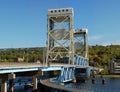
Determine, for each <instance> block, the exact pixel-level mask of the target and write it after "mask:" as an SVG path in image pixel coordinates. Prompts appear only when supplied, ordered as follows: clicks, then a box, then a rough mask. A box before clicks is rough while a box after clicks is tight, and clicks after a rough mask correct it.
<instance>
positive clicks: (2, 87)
mask: <svg viewBox="0 0 120 92" xmlns="http://www.w3.org/2000/svg"><path fill="white" fill-rule="evenodd" d="M1 92H7V81H5V80H2V84H1Z"/></svg>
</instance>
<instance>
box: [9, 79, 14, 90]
mask: <svg viewBox="0 0 120 92" xmlns="http://www.w3.org/2000/svg"><path fill="white" fill-rule="evenodd" d="M9 92H14V83H13V79H11V80H10V81H9Z"/></svg>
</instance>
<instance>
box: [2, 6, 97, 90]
mask: <svg viewBox="0 0 120 92" xmlns="http://www.w3.org/2000/svg"><path fill="white" fill-rule="evenodd" d="M73 16H74V13H73V9H72V8H60V9H49V10H48V15H47V29H48V31H47V50H46V54H47V55H46V60H45V65H43V66H42V65H41V66H40V65H39V64H38V65H37V66H34V65H33V66H19V67H8V68H0V78H2V85H1V92H7V91H6V89H7V84H6V83H7V82H6V80H13V79H14V78H15V76H17V75H20V76H21V75H22V76H24V75H25V74H27V75H30V74H31V75H32V76H33V84H34V87H33V89H37V76H39V75H40V76H41V75H42V72H44V71H56V70H59V71H60V74H59V76H58V77H57V78H56V80H57V82H60V83H61V82H68V81H71V80H73V79H74V77H75V76H90V73H91V70H95V69H96V68H93V67H90V66H89V62H88V30H87V29H86V28H81V29H74V23H73V20H74V19H73ZM51 63H52V64H54V63H55V64H56V65H51ZM24 72H25V73H24ZM9 85H10V88H13V84H9Z"/></svg>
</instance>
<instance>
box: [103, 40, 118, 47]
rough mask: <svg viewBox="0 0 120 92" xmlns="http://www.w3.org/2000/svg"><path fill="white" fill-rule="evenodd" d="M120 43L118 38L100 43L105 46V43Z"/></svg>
mask: <svg viewBox="0 0 120 92" xmlns="http://www.w3.org/2000/svg"><path fill="white" fill-rule="evenodd" d="M111 44H112V45H120V40H112V41H105V42H103V43H102V45H104V46H106V45H111Z"/></svg>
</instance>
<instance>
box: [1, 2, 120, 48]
mask: <svg viewBox="0 0 120 92" xmlns="http://www.w3.org/2000/svg"><path fill="white" fill-rule="evenodd" d="M55 8H73V9H74V28H75V29H80V28H87V29H88V43H89V45H110V44H115V45H116V44H118V45H120V0H0V48H27V47H43V46H46V40H47V11H48V9H55Z"/></svg>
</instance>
